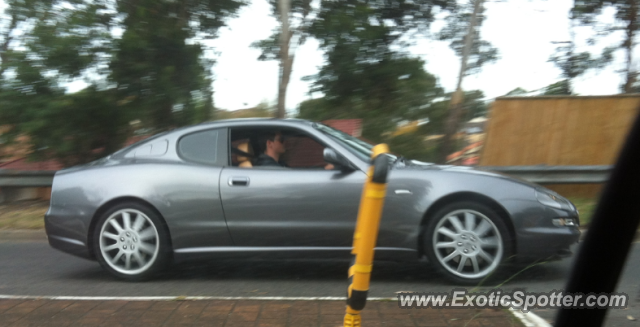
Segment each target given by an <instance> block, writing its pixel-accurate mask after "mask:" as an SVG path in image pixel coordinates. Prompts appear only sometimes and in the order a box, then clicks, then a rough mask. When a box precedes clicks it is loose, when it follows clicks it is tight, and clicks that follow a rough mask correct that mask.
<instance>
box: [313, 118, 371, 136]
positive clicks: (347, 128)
mask: <svg viewBox="0 0 640 327" xmlns="http://www.w3.org/2000/svg"><path fill="white" fill-rule="evenodd" d="M322 123H324V124H326V125H329V126H331V127H333V128H335V129H337V130H341V131H343V132H345V133H347V134H349V135H351V136H354V137H360V136H362V119H329V120H325V121H323V122H322Z"/></svg>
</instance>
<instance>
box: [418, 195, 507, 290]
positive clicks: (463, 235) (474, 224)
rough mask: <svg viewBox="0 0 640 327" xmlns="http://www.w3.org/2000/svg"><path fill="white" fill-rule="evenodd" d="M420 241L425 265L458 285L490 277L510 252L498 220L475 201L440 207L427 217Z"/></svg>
mask: <svg viewBox="0 0 640 327" xmlns="http://www.w3.org/2000/svg"><path fill="white" fill-rule="evenodd" d="M468 224H471V226H469V225H468ZM423 240H424V247H423V248H424V249H425V252H426V255H427V257H428V259H429V262H430V263H432V264H434V265H435V266H436V267H437V269H438V270H439V271H440V273H441V274H443V275H444V276H445V277H447V278H448V279H449V280H451V281H453V282H455V283H458V284H465V285H471V284H477V283H479V282H481V281H482V280H484V279H486V278H488V277H490V276H491V275H492V274H493V273H494V272H495V271H496V270H498V268H499V267H500V265H501V263H502V262H504V260H505V258H508V257H509V256H510V255H511V253H512V248H511V235H510V233H509V230H508V229H507V226H506V225H505V223H504V221H503V219H502V217H500V216H499V215H498V214H497V213H496V212H495V211H494V210H492V209H491V208H489V207H488V206H486V205H483V204H481V203H476V202H466V201H465V202H455V203H450V204H447V205H445V206H444V207H442V208H441V209H440V210H438V211H437V212H436V213H435V214H434V215H433V216H431V217H429V221H428V222H427V225H426V228H425V229H424V234H423Z"/></svg>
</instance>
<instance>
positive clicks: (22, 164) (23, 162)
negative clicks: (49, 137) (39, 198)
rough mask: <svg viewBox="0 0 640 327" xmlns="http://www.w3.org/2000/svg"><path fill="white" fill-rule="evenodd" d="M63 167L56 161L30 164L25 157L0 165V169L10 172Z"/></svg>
mask: <svg viewBox="0 0 640 327" xmlns="http://www.w3.org/2000/svg"><path fill="white" fill-rule="evenodd" d="M62 168H64V166H63V165H62V164H61V163H60V162H58V161H56V160H46V161H37V162H30V161H27V158H26V157H22V158H17V159H13V160H9V161H7V162H2V163H0V169H12V170H60V169H62Z"/></svg>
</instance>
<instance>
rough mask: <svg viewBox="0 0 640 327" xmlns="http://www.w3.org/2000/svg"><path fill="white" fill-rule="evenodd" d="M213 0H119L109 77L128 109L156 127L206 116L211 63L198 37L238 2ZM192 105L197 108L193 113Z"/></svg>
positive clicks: (211, 32)
mask: <svg viewBox="0 0 640 327" xmlns="http://www.w3.org/2000/svg"><path fill="white" fill-rule="evenodd" d="M242 4H243V3H242V2H239V1H235V0H219V1H207V0H198V1H178V2H173V1H171V2H169V1H155V0H141V1H137V2H128V1H121V2H119V3H118V12H120V13H122V14H124V15H126V16H125V18H124V20H123V23H122V25H123V27H124V29H125V31H124V33H123V35H122V38H121V39H119V40H118V41H117V42H116V44H115V48H116V49H115V53H114V58H113V60H112V61H111V63H110V69H111V75H110V79H111V80H112V81H114V82H115V83H116V84H117V89H118V90H119V94H120V98H121V99H122V102H123V103H124V105H126V106H127V107H128V108H129V109H130V110H136V111H140V115H141V118H142V120H143V121H144V122H147V124H148V125H150V126H151V127H154V128H156V129H158V130H166V129H170V128H173V127H176V126H181V125H185V124H192V123H196V122H199V121H202V120H207V119H210V118H211V112H207V110H209V111H210V110H211V108H212V106H211V105H208V106H206V107H200V108H199V107H198V106H197V104H198V103H199V102H202V101H203V99H204V100H206V103H207V104H209V103H211V102H212V100H211V99H212V90H211V66H212V65H213V61H211V60H210V59H205V58H204V56H203V55H204V53H205V51H206V48H205V47H204V45H203V44H202V43H201V42H194V41H199V40H204V39H210V38H213V37H215V36H216V33H217V31H218V29H219V28H220V27H222V26H224V20H225V19H226V18H227V17H228V16H229V15H232V14H233V13H235V12H236V11H237V10H238V8H239V7H240V6H241V5H242ZM198 109H200V111H199V112H198Z"/></svg>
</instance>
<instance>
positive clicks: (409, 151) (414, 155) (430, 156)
mask: <svg viewBox="0 0 640 327" xmlns="http://www.w3.org/2000/svg"><path fill="white" fill-rule="evenodd" d="M386 143H387V144H388V145H389V149H390V150H391V152H392V153H395V154H397V155H402V156H404V157H405V158H409V159H413V160H418V161H424V162H435V161H436V159H437V157H438V148H437V143H431V144H429V143H427V142H425V141H424V134H423V133H421V132H417V133H407V134H402V135H398V136H396V137H391V138H388V139H387V140H386Z"/></svg>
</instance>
